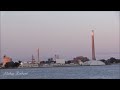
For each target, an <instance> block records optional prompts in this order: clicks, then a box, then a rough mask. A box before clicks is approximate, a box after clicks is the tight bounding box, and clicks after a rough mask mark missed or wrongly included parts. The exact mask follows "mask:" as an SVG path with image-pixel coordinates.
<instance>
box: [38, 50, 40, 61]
mask: <svg viewBox="0 0 120 90" xmlns="http://www.w3.org/2000/svg"><path fill="white" fill-rule="evenodd" d="M39 62H40V60H39V48H38V63H39Z"/></svg>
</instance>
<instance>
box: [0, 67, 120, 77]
mask: <svg viewBox="0 0 120 90" xmlns="http://www.w3.org/2000/svg"><path fill="white" fill-rule="evenodd" d="M0 79H120V65H106V66H78V67H52V68H26V69H0Z"/></svg>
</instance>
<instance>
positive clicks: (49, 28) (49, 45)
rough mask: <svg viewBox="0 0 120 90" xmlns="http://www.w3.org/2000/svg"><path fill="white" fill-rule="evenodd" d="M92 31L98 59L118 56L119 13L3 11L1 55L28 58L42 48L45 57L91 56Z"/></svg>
mask: <svg viewBox="0 0 120 90" xmlns="http://www.w3.org/2000/svg"><path fill="white" fill-rule="evenodd" d="M91 30H94V33H95V50H96V58H97V59H100V58H105V59H108V58H110V57H112V56H113V57H116V58H119V12H116V11H29V12H28V11H1V52H2V56H3V55H4V54H6V55H8V56H10V57H12V58H13V60H16V59H17V58H18V59H21V60H29V59H31V56H32V54H33V55H34V56H35V58H37V48H38V47H39V49H40V58H41V59H43V60H46V59H47V58H49V57H52V56H54V54H59V56H60V57H61V58H65V59H72V58H73V57H76V56H81V55H82V56H86V57H88V58H90V59H91V56H92V55H91Z"/></svg>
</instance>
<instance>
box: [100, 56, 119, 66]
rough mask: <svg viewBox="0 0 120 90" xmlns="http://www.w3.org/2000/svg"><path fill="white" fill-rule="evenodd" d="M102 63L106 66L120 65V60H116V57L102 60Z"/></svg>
mask: <svg viewBox="0 0 120 90" xmlns="http://www.w3.org/2000/svg"><path fill="white" fill-rule="evenodd" d="M100 61H102V62H104V63H105V64H106V65H111V64H115V63H120V59H116V58H114V57H111V58H110V59H107V60H105V59H101V60H100Z"/></svg>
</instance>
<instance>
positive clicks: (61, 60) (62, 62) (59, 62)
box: [56, 59, 65, 64]
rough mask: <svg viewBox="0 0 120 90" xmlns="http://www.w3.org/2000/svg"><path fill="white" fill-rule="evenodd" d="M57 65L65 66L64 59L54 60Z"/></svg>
mask: <svg viewBox="0 0 120 90" xmlns="http://www.w3.org/2000/svg"><path fill="white" fill-rule="evenodd" d="M56 63H57V64H65V59H56Z"/></svg>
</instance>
